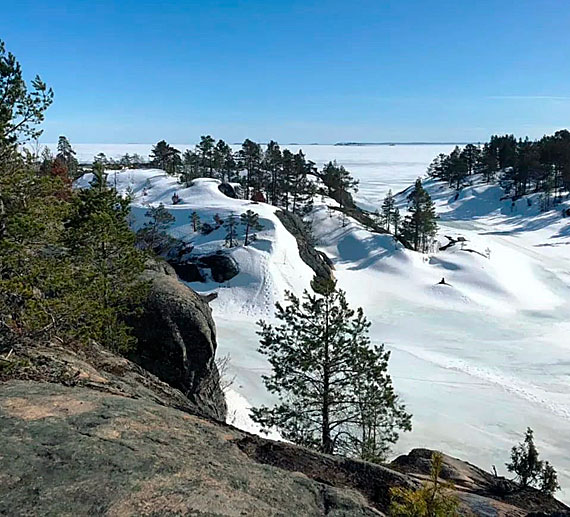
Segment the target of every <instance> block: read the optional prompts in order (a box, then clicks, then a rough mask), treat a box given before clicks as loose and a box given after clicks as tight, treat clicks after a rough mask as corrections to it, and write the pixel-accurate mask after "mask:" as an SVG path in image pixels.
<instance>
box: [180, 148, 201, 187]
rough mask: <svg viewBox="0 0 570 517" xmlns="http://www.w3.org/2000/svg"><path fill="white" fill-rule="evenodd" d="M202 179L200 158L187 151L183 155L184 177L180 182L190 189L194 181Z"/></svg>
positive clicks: (182, 176)
mask: <svg viewBox="0 0 570 517" xmlns="http://www.w3.org/2000/svg"><path fill="white" fill-rule="evenodd" d="M199 177H200V156H199V155H198V154H197V153H195V152H194V151H191V150H190V149H186V151H184V154H183V155H182V175H181V177H180V180H181V181H182V183H184V186H185V187H186V188H188V187H190V185H191V184H192V181H193V180H195V179H196V178H199Z"/></svg>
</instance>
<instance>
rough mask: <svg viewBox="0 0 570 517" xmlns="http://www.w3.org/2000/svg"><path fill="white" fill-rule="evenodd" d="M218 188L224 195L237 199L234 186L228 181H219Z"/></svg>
mask: <svg viewBox="0 0 570 517" xmlns="http://www.w3.org/2000/svg"><path fill="white" fill-rule="evenodd" d="M218 189H219V191H220V192H221V193H222V194H224V196H228V197H231V198H232V199H237V197H238V196H237V193H236V190H235V188H234V187H233V186H232V185H230V184H229V183H220V185H218Z"/></svg>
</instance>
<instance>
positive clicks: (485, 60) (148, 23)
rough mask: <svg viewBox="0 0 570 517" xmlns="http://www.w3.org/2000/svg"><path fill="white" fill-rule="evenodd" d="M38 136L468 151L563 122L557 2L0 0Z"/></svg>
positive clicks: (561, 5) (565, 105)
mask: <svg viewBox="0 0 570 517" xmlns="http://www.w3.org/2000/svg"><path fill="white" fill-rule="evenodd" d="M0 4H1V7H2V8H1V12H2V17H1V18H0V38H2V39H3V40H4V41H5V42H6V45H7V47H8V49H9V50H10V51H12V52H13V53H14V54H16V56H17V58H18V59H19V60H20V62H21V63H22V66H23V68H24V71H25V73H26V74H28V76H30V77H31V76H32V75H34V74H36V73H39V74H40V75H41V76H42V78H43V79H44V80H45V81H46V82H48V83H49V84H50V85H51V86H52V87H53V88H54V90H55V95H56V97H55V103H54V105H53V107H52V108H50V110H49V112H48V115H47V120H46V123H45V133H44V136H43V141H45V142H50V141H55V140H56V139H57V136H58V135H59V134H65V135H67V136H68V137H69V138H70V140H71V141H72V142H101V143H115V142H116V143H128V142H155V141H157V140H159V139H162V138H164V139H166V140H168V141H170V142H176V143H191V142H194V141H196V140H197V139H199V135H201V134H204V133H210V134H212V135H213V136H214V137H216V138H224V139H226V140H228V141H230V142H236V141H241V140H243V139H244V138H246V137H249V138H252V139H256V140H259V141H266V140H268V139H270V138H274V139H278V140H279V141H281V142H283V143H286V142H300V143H310V142H321V143H331V142H337V141H347V140H355V141H478V140H483V139H486V138H487V137H488V135H489V134H491V133H503V132H514V133H515V134H517V135H529V136H531V137H537V136H541V135H542V134H544V133H545V132H552V131H554V130H556V129H559V128H562V127H566V126H568V125H570V66H569V65H570V38H569V33H568V27H570V2H568V0H558V1H553V0H540V1H538V0H534V1H527V0H519V1H511V0H495V1H485V0H478V1H475V0H469V1H467V0H455V1H447V0H440V1H437V0H415V1H414V0H400V1H390V0H374V1H361V0H354V1H352V2H346V1H336V0H334V1H326V0H321V1H313V0H305V1H297V0H294V1H281V0H265V1H261V0H248V1H246V0H244V1H208V0H202V1H200V2H195V1H190V0H186V1H183V0H178V1H162V2H160V1H154V2H150V1H146V0H136V1H135V0H122V1H110V0H103V1H101V0H89V1H83V0H74V1H71V0H58V1H56V2H54V1H50V2H45V1H43V0H35V1H29V0H19V1H13V0H0Z"/></svg>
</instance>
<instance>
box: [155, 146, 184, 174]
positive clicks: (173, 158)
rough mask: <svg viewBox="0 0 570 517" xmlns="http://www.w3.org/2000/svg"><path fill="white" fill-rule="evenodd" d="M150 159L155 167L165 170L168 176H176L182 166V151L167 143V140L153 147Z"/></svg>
mask: <svg viewBox="0 0 570 517" xmlns="http://www.w3.org/2000/svg"><path fill="white" fill-rule="evenodd" d="M150 158H151V162H152V163H153V165H155V166H156V167H159V168H161V169H163V170H164V171H165V172H166V173H167V174H173V175H174V174H176V172H177V171H178V170H179V169H180V168H181V166H182V160H181V159H180V151H179V150H178V149H176V148H174V147H172V146H171V145H170V144H168V143H166V141H165V140H161V141H160V142H158V143H157V144H156V145H155V146H153V148H152V150H151V152H150Z"/></svg>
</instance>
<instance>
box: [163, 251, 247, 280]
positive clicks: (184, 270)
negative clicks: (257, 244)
mask: <svg viewBox="0 0 570 517" xmlns="http://www.w3.org/2000/svg"><path fill="white" fill-rule="evenodd" d="M168 263H169V264H170V265H171V266H172V267H173V268H174V270H175V271H176V274H177V275H178V277H179V278H180V279H181V280H184V281H185V282H205V281H206V279H207V277H208V275H209V276H211V277H212V280H214V282H218V283H219V284H223V283H224V282H227V281H228V280H231V279H232V278H233V277H234V276H236V275H237V274H238V273H239V266H238V263H237V262H236V261H235V260H234V259H233V258H232V257H231V256H230V255H228V254H227V253H224V252H223V251H217V252H216V253H213V254H211V255H192V254H186V255H183V254H182V255H180V256H176V257H175V258H171V259H169V260H168Z"/></svg>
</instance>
